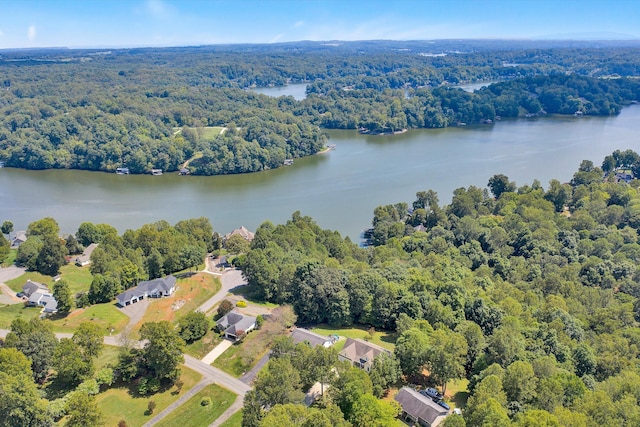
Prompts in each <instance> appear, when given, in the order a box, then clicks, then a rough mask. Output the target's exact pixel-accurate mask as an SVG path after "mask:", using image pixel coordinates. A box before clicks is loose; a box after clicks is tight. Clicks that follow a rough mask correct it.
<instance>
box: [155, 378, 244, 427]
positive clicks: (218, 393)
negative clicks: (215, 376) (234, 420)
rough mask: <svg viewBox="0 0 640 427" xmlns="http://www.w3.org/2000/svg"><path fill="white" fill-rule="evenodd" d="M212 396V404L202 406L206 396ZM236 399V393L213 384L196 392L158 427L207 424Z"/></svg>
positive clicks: (189, 426) (198, 426) (196, 426)
mask: <svg viewBox="0 0 640 427" xmlns="http://www.w3.org/2000/svg"><path fill="white" fill-rule="evenodd" d="M206 397H208V398H210V399H211V404H210V405H207V406H202V404H201V402H202V399H204V398H206ZM235 399H236V395H235V394H234V393H232V392H230V391H229V390H227V389H224V388H222V387H220V386H217V385H215V384H211V385H208V386H206V387H205V388H203V389H202V390H200V391H199V392H198V393H196V394H195V395H194V396H193V397H192V398H191V399H189V400H188V401H187V402H186V403H185V404H184V405H182V406H180V407H179V408H178V409H176V410H175V411H173V412H171V413H170V414H169V416H167V417H166V418H164V419H163V420H162V421H160V422H159V423H158V424H156V425H157V426H158V427H171V426H177V425H180V426H182V427H200V426H207V425H209V424H211V423H212V422H213V421H215V420H216V419H217V418H218V417H219V416H220V415H222V413H223V412H224V411H226V410H227V408H228V407H229V406H231V404H232V403H233V401H234V400H235Z"/></svg>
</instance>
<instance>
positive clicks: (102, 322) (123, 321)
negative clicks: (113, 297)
mask: <svg viewBox="0 0 640 427" xmlns="http://www.w3.org/2000/svg"><path fill="white" fill-rule="evenodd" d="M52 319H54V320H53V328H54V330H55V331H56V332H74V331H75V330H76V328H77V327H78V326H79V325H80V323H82V322H91V323H95V324H97V325H98V326H99V327H100V329H101V330H102V333H103V334H104V335H110V334H118V333H120V332H122V330H123V329H124V327H125V326H127V323H129V318H128V317H127V315H125V314H124V313H122V312H121V311H120V310H119V309H118V307H116V306H115V305H114V304H112V303H105V304H96V305H92V306H89V307H87V308H79V309H76V310H74V311H72V312H71V313H69V315H68V316H67V317H63V318H61V319H58V318H56V316H54V317H52ZM111 329H113V332H112V331H111Z"/></svg>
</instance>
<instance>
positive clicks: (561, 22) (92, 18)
mask: <svg viewBox="0 0 640 427" xmlns="http://www.w3.org/2000/svg"><path fill="white" fill-rule="evenodd" d="M639 23H640V0H613V1H612V0H579V1H577V0H535V1H532V0H382V1H381V0H341V1H340V0H0V49H6V48H27V47H62V46H66V47H77V48H80V47H98V48H102V47H139V46H185V45H203V44H228V43H277V42H288V41H299V40H316V41H325V40H374V39H387V40H434V39H463V38H464V39H468V38H483V39H549V38H558V39H640V25H638V24H639Z"/></svg>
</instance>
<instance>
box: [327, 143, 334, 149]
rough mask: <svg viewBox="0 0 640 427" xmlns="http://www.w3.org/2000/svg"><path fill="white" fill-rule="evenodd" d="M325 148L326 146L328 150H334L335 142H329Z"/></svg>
mask: <svg viewBox="0 0 640 427" xmlns="http://www.w3.org/2000/svg"><path fill="white" fill-rule="evenodd" d="M327 148H328V149H329V150H335V149H336V144H329V145H328V146H327Z"/></svg>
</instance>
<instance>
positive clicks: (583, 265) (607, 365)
mask: <svg viewBox="0 0 640 427" xmlns="http://www.w3.org/2000/svg"><path fill="white" fill-rule="evenodd" d="M631 164H638V155H637V154H636V153H634V152H632V151H630V150H627V151H623V152H620V151H616V152H615V153H613V154H612V155H611V156H608V157H607V158H606V159H605V161H604V163H603V167H602V168H600V167H596V166H595V165H594V164H593V163H592V162H591V161H583V162H582V164H581V165H580V167H579V169H578V170H577V171H576V172H575V174H574V176H573V179H572V180H571V182H570V183H565V184H563V183H560V182H559V181H557V180H551V181H550V182H549V184H548V187H547V188H546V189H545V188H544V187H543V186H542V185H541V183H540V182H537V181H534V182H533V183H531V184H524V185H521V186H519V187H518V186H517V185H516V184H515V183H513V182H510V181H509V179H508V177H506V176H504V175H494V176H493V177H491V179H490V180H489V183H488V188H486V189H483V188H479V187H475V186H470V187H468V188H459V189H457V190H455V191H454V194H453V199H452V201H451V204H449V205H447V206H441V205H440V204H439V203H438V196H437V194H436V193H435V192H433V191H423V192H418V193H417V195H416V200H415V201H413V203H412V204H411V205H409V204H408V203H404V202H401V203H398V204H395V205H387V206H380V207H378V208H376V210H375V212H374V218H373V223H372V225H373V231H372V236H373V237H372V239H373V243H374V246H372V247H369V248H361V247H358V246H357V245H355V244H354V243H352V242H351V241H350V240H349V239H348V238H347V239H343V238H341V236H340V235H339V234H338V233H336V232H332V231H328V230H322V229H320V228H319V227H318V226H317V225H316V224H315V223H314V222H313V220H312V219H311V218H309V217H304V216H302V215H300V214H299V213H295V214H294V215H293V216H292V218H291V220H290V221H288V222H287V223H286V224H282V225H273V224H271V223H269V222H265V223H264V224H262V225H261V226H260V227H259V229H258V230H257V231H256V235H255V240H254V241H253V242H252V244H251V250H250V251H249V252H248V253H247V254H246V255H244V256H242V257H240V258H239V260H238V265H239V266H240V267H241V268H242V269H243V271H244V273H245V275H246V277H247V278H248V280H249V283H250V284H252V285H253V287H254V288H255V292H256V295H257V296H259V297H261V298H263V299H264V300H266V301H272V302H276V303H289V304H292V305H293V307H294V309H295V311H296V314H297V316H298V321H299V322H300V323H302V324H316V323H321V322H326V323H329V324H331V325H335V326H341V325H350V324H361V325H371V326H374V327H375V328H376V329H381V330H388V331H394V333H395V337H396V344H395V352H394V357H395V358H396V359H397V361H398V363H399V365H400V368H401V370H402V373H403V375H404V377H403V378H404V381H408V382H410V383H416V382H417V383H423V384H424V383H426V384H434V385H438V386H442V387H443V388H444V387H446V384H447V382H449V381H451V380H454V379H460V378H466V379H468V380H469V381H470V382H469V391H470V395H469V399H468V401H467V404H466V408H465V410H464V413H463V414H464V422H461V420H460V418H459V417H450V418H449V419H447V421H446V424H445V425H456V426H457V425H466V426H469V427H476V426H486V425H492V426H511V425H513V426H530V425H545V426H560V425H562V426H614V425H615V426H637V425H639V424H640V404H639V402H640V390H639V389H638V384H640V371H639V370H638V364H637V363H636V362H637V358H638V356H639V355H640V353H639V350H638V349H639V348H640V328H639V323H638V322H639V321H640V299H639V297H640V288H639V287H638V283H639V279H640V271H639V270H638V261H639V260H640V240H639V237H638V229H639V228H640V221H639V220H638V218H640V216H639V215H640V194H639V193H638V188H639V187H638V181H637V180H633V181H631V182H630V184H627V183H626V182H624V181H620V182H617V181H618V177H619V175H620V174H621V173H622V172H621V170H625V171H626V170H627V168H629V167H630V165H631ZM604 171H606V173H605V172H604ZM624 173H627V172H624ZM617 175H618V176H617ZM603 176H604V179H603ZM292 354H293V355H292V356H290V359H291V360H290V365H291V366H294V367H295V366H297V365H296V363H298V362H296V360H295V357H296V356H295V355H296V354H297V353H295V352H293V353H292ZM445 362H446V363H445ZM276 368H277V365H276V366H274V367H273V369H276ZM278 369H280V368H278ZM287 369H290V370H291V369H293V368H291V367H289V368H287ZM294 370H295V369H294ZM304 372H305V368H304V367H301V368H298V370H297V373H296V374H295V375H296V376H295V377H296V378H299V377H298V376H297V375H303V374H304ZM270 375H272V374H265V375H264V381H265V383H267V382H268V379H269V378H271V379H273V378H272V377H271V376H270ZM292 375H293V374H292ZM372 380H373V381H374V385H375V384H376V383H379V381H380V378H377V379H374V378H373V377H372ZM257 384H258V383H257ZM368 387H369V388H368V390H369V392H367V393H371V391H370V390H371V386H370V385H369V386H368ZM256 393H257V394H258V395H259V393H260V392H259V387H258V386H257V385H256ZM338 393H339V392H338ZM258 397H259V396H258ZM258 397H257V396H255V395H251V396H250V397H249V398H248V399H249V402H248V403H249V404H251V403H252V402H253V400H252V399H256V398H258ZM263 398H264V399H266V398H265V397H263ZM291 399H293V398H291ZM336 399H337V402H338V405H339V406H341V405H342V403H340V402H342V401H341V400H340V397H339V396H338V397H337V398H336ZM268 402H269V401H268V400H267V401H262V404H263V405H265V404H267V405H268ZM334 402H335V401H334ZM246 403H247V402H246ZM277 403H280V404H285V403H295V401H293V400H288V401H287V400H286V399H285V401H279V402H277ZM352 403H353V402H352ZM271 404H274V403H273V402H271ZM263 407H264V406H263ZM267 407H268V406H267ZM321 407H322V406H321ZM276 408H280V405H276V406H275V407H274V408H272V410H271V411H269V418H270V417H271V416H272V415H271V413H272V412H274V411H275V409H276ZM341 408H342V409H344V407H342V406H341ZM328 409H329V408H328ZM347 410H348V411H353V408H352V407H349V408H348V409H347ZM292 411H293V408H291V407H287V406H286V405H285V407H283V408H281V409H279V410H278V414H280V415H278V416H281V414H282V413H283V412H284V413H288V414H289V415H288V416H293V415H292ZM348 413H349V414H351V412H348ZM266 415H267V414H266V413H263V414H262V415H260V414H258V415H257V416H258V417H260V416H262V417H265V416H266ZM251 416H252V415H251V414H247V413H246V412H245V418H246V422H245V424H244V425H258V424H257V423H256V422H255V420H254V421H252V420H251ZM253 416H254V417H255V416H256V415H255V414H254V415H253ZM274 416H275V415H274ZM327 416H328V415H327ZM351 417H355V418H357V414H354V415H351ZM347 418H348V419H350V420H351V421H352V422H353V419H354V418H349V417H347ZM265 419H266V418H265ZM260 425H263V424H260ZM264 425H271V424H268V423H267V424H264ZM274 425H275V424H274ZM356 425H363V424H356Z"/></svg>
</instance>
